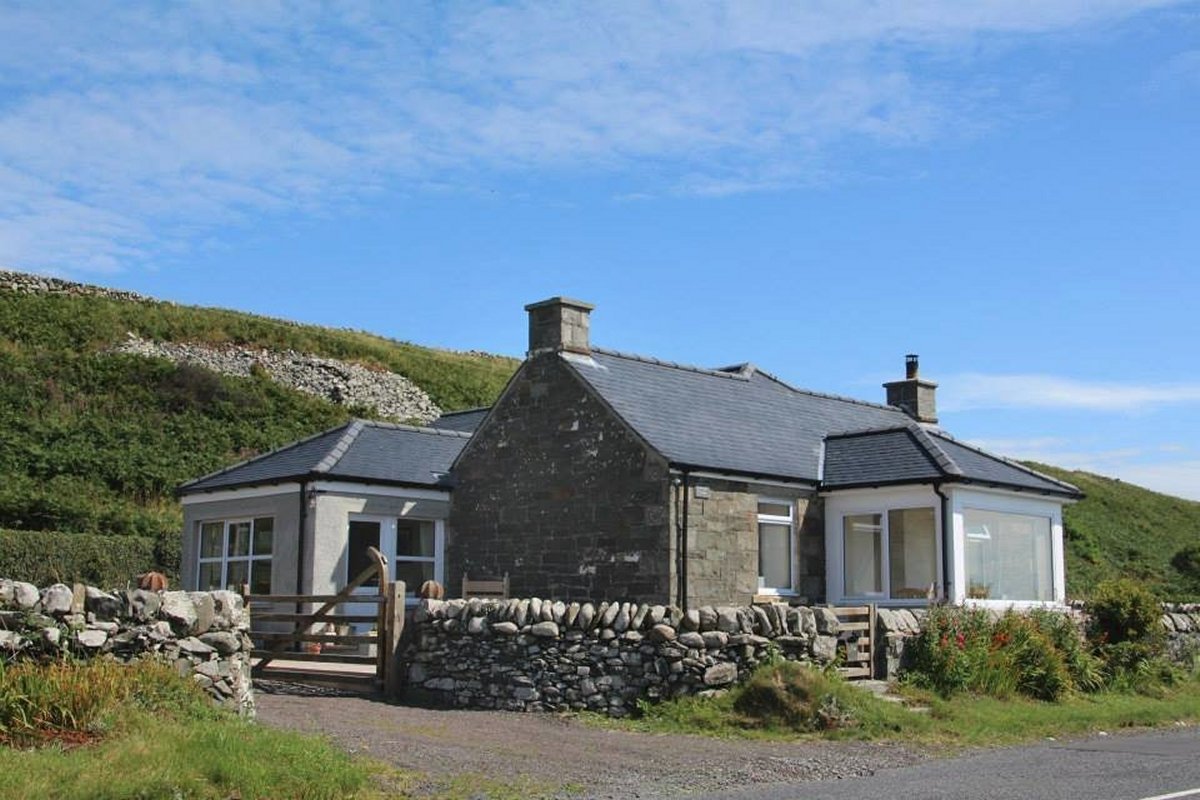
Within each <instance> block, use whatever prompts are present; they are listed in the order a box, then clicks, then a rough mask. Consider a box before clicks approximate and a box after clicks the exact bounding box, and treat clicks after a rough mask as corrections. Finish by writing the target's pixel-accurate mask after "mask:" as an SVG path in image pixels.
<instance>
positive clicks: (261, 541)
mask: <svg viewBox="0 0 1200 800" xmlns="http://www.w3.org/2000/svg"><path fill="white" fill-rule="evenodd" d="M274 534H275V520H274V519H273V518H271V517H262V518H261V519H256V520H254V555H256V556H269V555H271V546H272V539H274V538H275V537H274Z"/></svg>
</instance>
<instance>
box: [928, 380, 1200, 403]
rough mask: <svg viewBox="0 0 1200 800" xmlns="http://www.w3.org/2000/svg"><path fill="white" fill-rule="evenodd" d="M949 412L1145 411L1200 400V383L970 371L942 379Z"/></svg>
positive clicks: (942, 396)
mask: <svg viewBox="0 0 1200 800" xmlns="http://www.w3.org/2000/svg"><path fill="white" fill-rule="evenodd" d="M939 391H940V395H939V397H938V404H939V405H940V406H941V408H942V409H943V410H944V411H969V410H974V409H984V408H988V409H997V408H1049V409H1079V410H1086V411H1144V410H1148V409H1151V408H1155V407H1158V406H1164V405H1179V404H1188V403H1200V384H1197V383H1180V384H1137V383H1117V382H1106V381H1081V380H1076V379H1073V378H1063V377H1058V376H1054V375H986V374H979V373H965V374H961V375H954V376H950V377H949V378H947V379H945V380H944V381H942V385H941V388H940V390H939Z"/></svg>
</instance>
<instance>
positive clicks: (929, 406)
mask: <svg viewBox="0 0 1200 800" xmlns="http://www.w3.org/2000/svg"><path fill="white" fill-rule="evenodd" d="M920 369H921V365H920V363H919V361H918V360H917V354H916V353H909V354H908V355H906V356H905V357H904V380H902V381H892V382H891V383H885V384H884V385H883V388H884V389H887V404H888V405H889V406H895V407H896V408H898V409H900V410H901V411H903V412H904V413H906V414H908V415H909V416H910V417H912V418H913V419H915V420H916V421H917V422H920V423H923V424H926V423H927V424H930V425H932V424H934V423H936V422H937V403H936V402H935V399H934V395H935V393H936V392H937V384H936V383H934V382H933V381H925V380H921V378H920Z"/></svg>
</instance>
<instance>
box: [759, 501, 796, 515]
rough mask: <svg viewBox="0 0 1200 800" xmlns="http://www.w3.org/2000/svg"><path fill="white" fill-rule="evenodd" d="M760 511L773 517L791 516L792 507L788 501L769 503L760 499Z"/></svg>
mask: <svg viewBox="0 0 1200 800" xmlns="http://www.w3.org/2000/svg"><path fill="white" fill-rule="evenodd" d="M758 513H759V514H767V515H769V516H772V517H791V516H792V507H791V506H790V505H788V504H787V503H767V502H762V501H759V503H758Z"/></svg>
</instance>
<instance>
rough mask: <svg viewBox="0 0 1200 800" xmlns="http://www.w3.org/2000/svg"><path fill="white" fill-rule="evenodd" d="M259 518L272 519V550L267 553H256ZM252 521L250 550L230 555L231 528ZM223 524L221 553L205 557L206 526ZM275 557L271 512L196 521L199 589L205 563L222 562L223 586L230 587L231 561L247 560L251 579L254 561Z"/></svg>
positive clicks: (197, 583)
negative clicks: (256, 527)
mask: <svg viewBox="0 0 1200 800" xmlns="http://www.w3.org/2000/svg"><path fill="white" fill-rule="evenodd" d="M259 519H269V520H271V552H270V553H267V554H266V555H255V554H254V533H255V529H254V521H255V520H259ZM247 522H248V523H250V545H249V552H248V553H247V554H246V555H244V556H230V555H229V529H230V528H232V527H233V526H234V525H241V524H243V523H247ZM217 524H219V525H220V526H221V555H220V556H217V557H215V558H213V557H208V558H205V557H204V556H202V555H201V553H203V552H204V549H203V545H204V538H203V537H204V526H205V525H217ZM274 557H275V517H274V516H273V515H270V514H263V515H260V516H257V517H231V518H228V519H204V520H199V521H198V522H197V523H196V582H195V584H194V585H195V586H196V588H197V589H199V588H200V572H201V571H202V570H203V568H204V565H205V564H218V563H219V564H220V565H221V587H222V588H224V589H228V588H229V562H230V561H245V562H246V579H247V581H250V580H252V579H253V577H254V564H253V563H251V562H254V561H268V562H269V561H271V559H273V558H274ZM274 577H275V575H274V565H273V564H272V565H271V579H272V585H273V584H274Z"/></svg>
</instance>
